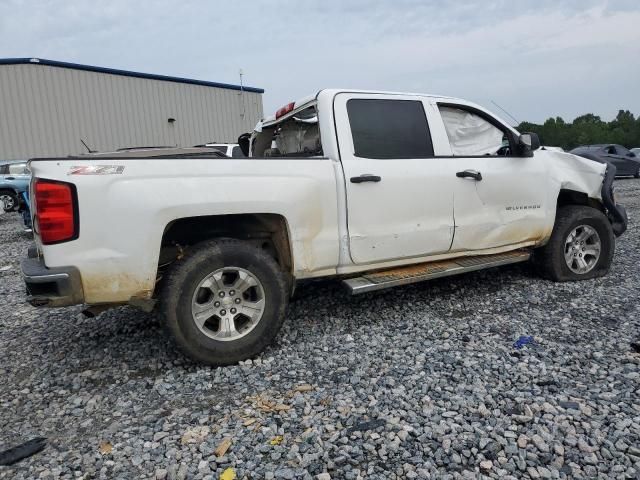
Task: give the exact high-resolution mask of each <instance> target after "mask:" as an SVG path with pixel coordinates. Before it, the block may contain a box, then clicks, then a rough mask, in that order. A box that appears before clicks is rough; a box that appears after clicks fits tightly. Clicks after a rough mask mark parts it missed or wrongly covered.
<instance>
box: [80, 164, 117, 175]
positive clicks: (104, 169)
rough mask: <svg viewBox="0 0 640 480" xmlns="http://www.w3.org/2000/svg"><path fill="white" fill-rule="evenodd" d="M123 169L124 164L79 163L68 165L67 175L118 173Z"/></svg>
mask: <svg viewBox="0 0 640 480" xmlns="http://www.w3.org/2000/svg"><path fill="white" fill-rule="evenodd" d="M123 171H124V165H79V166H74V167H69V171H68V172H67V175H118V174H121V173H122V172H123Z"/></svg>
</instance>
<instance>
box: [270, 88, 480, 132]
mask: <svg viewBox="0 0 640 480" xmlns="http://www.w3.org/2000/svg"><path fill="white" fill-rule="evenodd" d="M339 93H365V94H371V95H408V96H409V95H410V96H416V97H428V98H441V99H446V100H450V101H454V102H459V103H465V104H468V103H469V102H468V101H466V100H462V99H460V98H455V97H449V96H446V95H435V94H430V93H411V92H394V91H385V90H366V89H357V88H325V89H322V90H318V91H317V92H316V93H315V94H312V95H307V96H305V97H302V98H299V99H298V100H296V101H294V102H291V103H288V104H287V105H285V106H284V107H282V108H281V109H279V111H280V110H282V109H284V108H286V107H288V109H289V112H294V111H296V110H299V109H301V108H303V107H306V106H307V104H311V103H313V102H315V101H316V100H318V99H319V98H320V97H321V96H323V97H325V96H327V97H329V98H333V97H334V96H336V95H337V94H339ZM289 112H287V113H289ZM277 113H278V112H276V113H274V114H273V115H267V116H265V117H264V118H263V119H262V121H261V122H259V123H261V124H262V126H268V125H269V124H271V123H273V122H275V121H276V120H278V121H279V120H280V118H278V114H277ZM282 116H283V117H284V116H285V115H282ZM287 116H289V115H287Z"/></svg>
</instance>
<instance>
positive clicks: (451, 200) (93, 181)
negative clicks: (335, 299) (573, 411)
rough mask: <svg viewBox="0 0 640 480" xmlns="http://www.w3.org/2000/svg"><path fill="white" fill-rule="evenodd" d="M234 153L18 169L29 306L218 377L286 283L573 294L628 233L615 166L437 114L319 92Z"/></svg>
mask: <svg viewBox="0 0 640 480" xmlns="http://www.w3.org/2000/svg"><path fill="white" fill-rule="evenodd" d="M239 144H240V145H241V146H242V148H243V150H244V152H245V154H247V155H248V158H225V157H221V156H219V155H218V156H211V157H210V158H209V157H207V156H206V155H205V157H207V158H203V155H202V154H200V155H197V156H193V157H189V156H188V155H182V156H180V157H179V158H178V157H175V156H174V157H172V155H171V154H170V152H164V154H163V155H161V156H156V157H154V158H149V157H146V158H145V157H144V156H137V157H134V156H127V154H126V153H121V154H119V155H112V156H110V155H109V154H99V155H98V154H95V155H84V156H80V157H67V158H52V159H34V160H31V162H30V168H31V171H32V173H33V181H32V185H31V193H32V198H33V199H34V204H35V207H34V208H33V212H34V218H33V221H34V233H35V239H36V245H35V247H34V248H31V249H30V251H29V257H28V258H26V259H25V260H24V261H23V264H22V270H23V275H24V278H25V281H26V285H27V289H28V292H29V293H28V295H29V296H28V300H29V302H31V303H32V304H33V305H39V306H51V307H54V306H55V307H59V306H65V305H72V304H86V305H88V306H89V311H94V312H95V311H98V310H100V309H102V308H108V307H110V306H114V305H122V304H130V305H134V306H137V307H140V308H143V309H145V310H149V311H150V310H154V309H155V310H156V311H157V312H158V314H159V315H160V316H161V318H162V321H163V322H164V323H165V324H166V326H167V327H168V331H169V332H170V333H171V336H172V337H173V339H174V340H175V342H176V344H177V345H178V346H179V347H180V348H181V349H182V350H183V351H184V352H185V353H186V354H188V355H189V356H191V357H192V358H194V359H196V360H197V361H199V362H202V363H206V364H211V365H225V364H229V363H234V362H237V361H239V360H242V359H246V358H250V357H252V356H254V355H256V354H258V353H259V352H260V351H261V350H262V349H264V348H265V346H266V345H268V344H269V343H270V342H271V341H272V340H273V339H274V338H275V336H276V335H277V333H278V330H279V328H280V326H281V324H282V322H283V320H284V318H285V313H286V308H287V304H288V301H289V298H290V296H291V295H292V293H293V291H294V288H295V286H296V284H297V283H298V282H301V281H304V280H307V279H313V278H320V277H336V278H337V279H338V280H339V281H342V282H343V284H344V285H345V287H346V288H347V289H348V290H349V291H350V292H352V293H353V294H360V293H365V292H370V291H373V290H378V289H382V288H387V287H392V286H396V285H402V284H407V283H412V282H417V281H422V280H427V279H431V278H436V277H442V276H446V275H454V274H458V273H463V272H467V271H471V270H478V269H482V268H491V267H496V266H500V265H505V264H509V263H515V262H524V261H528V260H530V259H532V260H533V261H534V263H535V265H536V266H537V268H538V269H539V271H540V272H541V273H542V275H544V276H545V277H547V278H549V279H551V280H555V281H568V280H583V279H590V278H594V277H599V276H602V275H605V274H606V273H607V271H608V270H609V267H610V265H611V262H612V259H613V255H614V249H615V237H616V236H618V235H620V234H622V233H623V232H624V231H625V229H626V225H627V217H626V212H625V210H624V208H623V207H622V206H620V205H618V204H616V202H615V199H614V195H613V187H612V182H613V177H614V175H615V167H613V166H611V165H606V164H602V163H597V162H594V161H591V160H588V159H584V158H581V157H578V156H575V155H571V154H569V153H564V152H557V151H553V150H542V149H538V147H539V141H538V139H537V136H536V135H535V134H526V133H524V134H520V133H518V132H517V131H516V130H514V129H513V128H512V127H511V126H509V124H508V123H506V122H504V121H503V120H501V119H500V118H499V117H497V116H496V115H494V114H493V113H491V112H489V111H487V110H485V109H484V108H482V107H480V106H478V105H475V104H473V103H471V102H467V101H464V100H460V99H455V98H451V97H441V96H433V95H420V94H407V93H388V92H371V91H358V90H337V89H331V90H322V91H320V92H318V93H317V94H315V95H313V96H311V97H308V98H305V99H302V100H300V101H297V102H293V103H290V104H288V105H286V106H284V107H283V108H281V109H279V110H278V111H277V112H276V114H275V115H274V116H272V117H269V118H265V119H263V120H262V121H260V122H259V123H258V124H257V126H256V127H255V130H254V131H253V132H251V133H248V134H245V135H242V136H241V137H240V138H239Z"/></svg>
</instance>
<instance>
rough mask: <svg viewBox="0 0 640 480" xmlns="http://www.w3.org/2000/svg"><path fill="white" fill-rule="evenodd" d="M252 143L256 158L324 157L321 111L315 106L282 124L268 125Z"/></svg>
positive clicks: (284, 120) (258, 133)
mask: <svg viewBox="0 0 640 480" xmlns="http://www.w3.org/2000/svg"><path fill="white" fill-rule="evenodd" d="M265 123H266V125H263V126H262V129H261V131H259V132H254V134H253V136H252V140H251V156H252V157H315V156H322V155H323V151H322V142H321V138H320V125H319V120H318V111H317V108H316V105H315V104H312V105H309V106H307V107H305V108H302V109H301V110H299V111H294V113H293V115H288V116H286V117H285V118H283V120H282V121H276V122H273V121H272V122H265Z"/></svg>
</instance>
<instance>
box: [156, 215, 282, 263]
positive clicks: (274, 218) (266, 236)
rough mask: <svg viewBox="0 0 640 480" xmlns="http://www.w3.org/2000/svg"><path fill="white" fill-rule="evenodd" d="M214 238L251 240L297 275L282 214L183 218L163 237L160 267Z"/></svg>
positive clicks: (173, 222) (174, 222) (165, 232)
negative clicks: (181, 252) (188, 249)
mask: <svg viewBox="0 0 640 480" xmlns="http://www.w3.org/2000/svg"><path fill="white" fill-rule="evenodd" d="M212 238H236V239H239V240H247V241H249V242H252V243H255V244H256V245H257V246H260V247H261V248H263V249H264V250H266V251H267V252H268V253H270V254H271V255H272V256H273V257H274V258H275V259H276V261H277V262H278V264H279V265H280V267H281V268H282V269H283V270H284V271H285V272H287V273H292V272H293V256H292V252H291V244H290V241H289V228H288V225H287V221H286V219H285V218H284V217H283V216H282V215H277V214H272V213H243V214H231V215H205V216H196V217H185V218H179V219H176V220H174V221H172V222H170V223H169V224H168V225H167V226H166V227H165V230H164V233H163V235H162V243H161V251H160V262H159V263H160V265H163V264H166V263H170V262H172V261H173V260H175V259H176V258H177V257H178V256H179V255H180V251H181V249H183V248H188V247H189V246H190V245H195V244H196V243H199V242H202V241H204V240H209V239H212Z"/></svg>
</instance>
